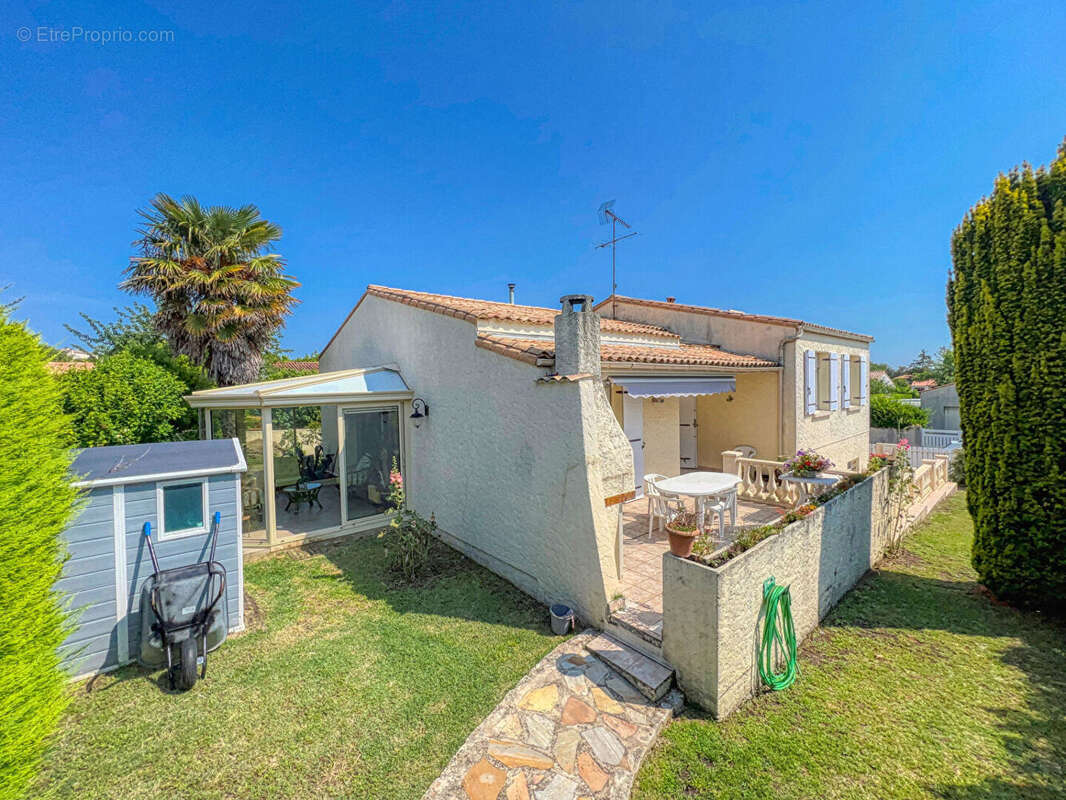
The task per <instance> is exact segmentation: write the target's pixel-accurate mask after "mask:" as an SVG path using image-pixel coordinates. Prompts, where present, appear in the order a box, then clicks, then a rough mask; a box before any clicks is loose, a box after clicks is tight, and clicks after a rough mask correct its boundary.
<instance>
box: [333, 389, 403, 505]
mask: <svg viewBox="0 0 1066 800" xmlns="http://www.w3.org/2000/svg"><path fill="white" fill-rule="evenodd" d="M393 464H395V465H396V466H397V467H398V468H399V469H400V471H401V472H402V471H403V456H402V453H401V447H400V409H399V407H398V406H390V407H388V408H375V409H366V410H363V409H345V410H344V479H345V486H346V488H347V493H348V519H349V520H358V519H362V518H364V517H372V516H374V515H376V514H382V513H384V512H385V511H386V510H388V505H387V503H388V494H389V473H390V472H391V471H392V467H393Z"/></svg>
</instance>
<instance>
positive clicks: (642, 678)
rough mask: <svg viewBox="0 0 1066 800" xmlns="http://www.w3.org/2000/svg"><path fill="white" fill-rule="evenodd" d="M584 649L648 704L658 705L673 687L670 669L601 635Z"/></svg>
mask: <svg viewBox="0 0 1066 800" xmlns="http://www.w3.org/2000/svg"><path fill="white" fill-rule="evenodd" d="M585 649H586V650H588V651H589V652H590V653H592V654H593V655H594V656H596V658H598V659H600V660H601V661H603V662H604V663H605V664H606V665H607V666H608V667H610V668H611V669H613V670H614V671H615V672H617V673H618V674H619V675H621V676H622V677H624V678H625V679H626V680H628V681H629V682H630V683H632V684H633V686H635V687H636V689H637V691H639V692H640V693H641V694H642V695H644V696H645V697H647V698H648V699H649V700H651V701H652V702H658V701H659V700H660V699H661V698H662V697H663V696H664V695H665V694H666V693H667V692H668V691H670V687H671V686H672V685H673V682H674V669H673V667H670V666H668V665H666V664H663V663H662V662H661V661H657V660H655V659H653V658H649V657H648V656H646V655H644V654H643V653H641V652H639V651H637V650H635V649H633V648H632V647H630V646H629V645H626V644H624V643H622V642H620V641H618V640H617V639H615V638H614V637H612V636H608V635H607V634H605V633H601V634H599V635H597V636H596V637H595V638H593V639H592V640H591V641H589V642H588V643H587V644H586V645H585Z"/></svg>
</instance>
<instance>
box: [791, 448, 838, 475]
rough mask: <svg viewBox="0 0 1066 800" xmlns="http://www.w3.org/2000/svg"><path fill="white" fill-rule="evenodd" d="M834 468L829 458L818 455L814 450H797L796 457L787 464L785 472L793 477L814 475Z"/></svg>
mask: <svg viewBox="0 0 1066 800" xmlns="http://www.w3.org/2000/svg"><path fill="white" fill-rule="evenodd" d="M831 466H833V462H832V461H830V460H829V459H828V458H824V457H823V456H820V455H818V454H817V453H816V452H814V451H813V450H797V451H796V455H794V456H792V458H790V459H789V460H788V461H786V462H785V466H784V467H783V470H784V471H785V472H791V473H792V474H793V475H814V474H815V473H816V472H822V471H824V470H827V469H829V468H830V467H831Z"/></svg>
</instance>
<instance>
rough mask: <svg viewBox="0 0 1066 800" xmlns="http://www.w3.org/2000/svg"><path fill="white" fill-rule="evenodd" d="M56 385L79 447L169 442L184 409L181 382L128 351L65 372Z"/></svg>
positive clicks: (151, 362)
mask: <svg viewBox="0 0 1066 800" xmlns="http://www.w3.org/2000/svg"><path fill="white" fill-rule="evenodd" d="M60 383H61V385H62V387H63V406H64V408H65V410H66V412H67V413H68V414H70V415H71V417H72V418H73V421H74V430H75V434H76V440H77V444H78V445H79V446H80V447H99V446H103V445H112V444H138V443H141V442H160V441H168V440H170V439H173V438H175V436H176V435H177V433H178V429H177V428H176V426H175V422H176V421H177V420H179V419H181V418H182V417H183V416H184V414H185V411H186V405H185V401H184V400H183V399H182V394H183V393H184V392H185V389H186V387H185V385H184V384H183V383H182V382H181V381H180V380H178V379H177V378H176V377H175V376H174V375H172V374H171V373H170V372H168V371H167V370H165V369H163V368H162V367H160V366H159V365H158V364H156V363H155V362H153V361H149V360H148V359H146V358H138V357H137V356H135V355H133V354H132V353H125V352H123V353H119V354H118V355H114V356H111V357H110V358H105V359H103V360H101V361H100V362H98V363H97V365H96V367H95V369H91V370H78V371H71V372H67V373H65V374H64V375H62V376H61V377H60Z"/></svg>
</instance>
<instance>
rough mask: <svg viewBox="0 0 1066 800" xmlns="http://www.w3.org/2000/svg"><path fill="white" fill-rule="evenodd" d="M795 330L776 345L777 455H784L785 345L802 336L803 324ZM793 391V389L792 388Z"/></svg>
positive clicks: (793, 361)
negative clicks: (779, 366) (777, 354)
mask: <svg viewBox="0 0 1066 800" xmlns="http://www.w3.org/2000/svg"><path fill="white" fill-rule="evenodd" d="M795 330H796V332H795V334H794V335H792V336H786V337H785V338H784V339H782V340H781V344H779V345H778V347H777V349H778V353H779V354H780V355H779V356H778V359H777V360H778V362H779V363H780V364H781V372H779V373H778V378H777V381H778V384H779V391H778V393H777V420H778V422H777V453H778V455H779V456H783V455H786V453H785V452H784V446H785V381H784V375H785V371H784V368H785V347H786V346H787V345H790V344H795V343H796V341H797V340H798V339H799V338H800V337H801V336H803V325H802V324H800V325H797V326H796V329H795ZM795 364H796V359H794V358H793V359H792V365H793V367H795ZM797 377H798V376H797ZM793 393H795V389H793Z"/></svg>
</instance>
